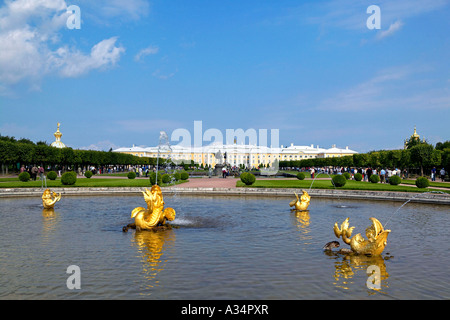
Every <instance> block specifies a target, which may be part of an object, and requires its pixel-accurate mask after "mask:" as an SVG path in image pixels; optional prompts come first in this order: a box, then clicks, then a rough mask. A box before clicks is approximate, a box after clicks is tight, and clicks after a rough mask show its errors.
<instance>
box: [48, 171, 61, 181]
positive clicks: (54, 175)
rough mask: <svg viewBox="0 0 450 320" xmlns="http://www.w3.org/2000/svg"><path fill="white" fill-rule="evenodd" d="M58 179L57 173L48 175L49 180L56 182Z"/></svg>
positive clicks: (51, 172) (50, 172) (53, 172)
mask: <svg viewBox="0 0 450 320" xmlns="http://www.w3.org/2000/svg"><path fill="white" fill-rule="evenodd" d="M57 177H58V175H57V174H56V172H55V171H49V173H47V179H49V180H56V178H57Z"/></svg>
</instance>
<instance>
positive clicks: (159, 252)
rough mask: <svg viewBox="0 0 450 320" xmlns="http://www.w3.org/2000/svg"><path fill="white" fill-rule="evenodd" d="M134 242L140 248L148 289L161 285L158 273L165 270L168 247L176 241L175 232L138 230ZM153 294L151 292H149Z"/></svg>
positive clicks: (143, 272)
mask: <svg viewBox="0 0 450 320" xmlns="http://www.w3.org/2000/svg"><path fill="white" fill-rule="evenodd" d="M131 241H132V243H133V245H135V246H136V247H137V248H138V252H139V254H140V255H141V258H142V259H141V263H142V274H143V277H144V280H145V287H146V288H147V289H150V288H153V287H155V286H158V285H159V280H158V279H157V275H158V274H159V273H160V272H162V271H163V270H164V267H165V262H166V261H167V259H165V260H164V259H163V256H164V254H166V253H167V248H169V247H172V246H173V244H174V242H175V232H174V231H173V230H166V231H160V232H153V231H136V232H135V234H134V237H133V238H132V240H131ZM149 294H151V293H149Z"/></svg>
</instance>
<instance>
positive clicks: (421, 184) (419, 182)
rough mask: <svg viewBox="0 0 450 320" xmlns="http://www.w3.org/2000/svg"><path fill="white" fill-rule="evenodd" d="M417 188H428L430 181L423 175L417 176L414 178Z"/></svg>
mask: <svg viewBox="0 0 450 320" xmlns="http://www.w3.org/2000/svg"><path fill="white" fill-rule="evenodd" d="M416 186H417V188H428V187H429V186H430V181H428V179H427V178H425V177H418V178H417V179H416Z"/></svg>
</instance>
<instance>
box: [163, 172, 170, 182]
mask: <svg viewBox="0 0 450 320" xmlns="http://www.w3.org/2000/svg"><path fill="white" fill-rule="evenodd" d="M161 180H162V182H163V183H170V182H171V181H172V176H171V175H170V174H168V173H164V174H163V175H162V177H161Z"/></svg>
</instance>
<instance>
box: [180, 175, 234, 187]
mask: <svg viewBox="0 0 450 320" xmlns="http://www.w3.org/2000/svg"><path fill="white" fill-rule="evenodd" d="M238 180H239V179H236V178H234V177H228V178H225V179H224V178H219V177H212V178H203V177H202V178H192V177H190V178H189V181H188V182H185V183H181V184H177V185H175V186H173V187H172V188H236V182H237V181H238Z"/></svg>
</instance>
